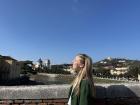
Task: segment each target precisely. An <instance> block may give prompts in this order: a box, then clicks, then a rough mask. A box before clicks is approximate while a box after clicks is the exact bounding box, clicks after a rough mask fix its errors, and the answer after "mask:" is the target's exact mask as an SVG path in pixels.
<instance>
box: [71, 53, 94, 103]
mask: <svg viewBox="0 0 140 105" xmlns="http://www.w3.org/2000/svg"><path fill="white" fill-rule="evenodd" d="M72 68H73V70H74V71H75V72H76V74H77V76H76V78H75V79H74V81H73V82H72V86H71V88H70V92H69V101H68V105H93V103H92V98H93V97H94V96H95V87H94V82H93V77H92V74H93V73H92V59H91V58H90V57H89V56H88V55H86V54H78V55H77V56H76V57H75V59H74V61H73V65H72Z"/></svg>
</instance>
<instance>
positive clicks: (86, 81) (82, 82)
mask: <svg viewBox="0 0 140 105" xmlns="http://www.w3.org/2000/svg"><path fill="white" fill-rule="evenodd" d="M81 84H83V85H87V84H89V80H88V79H82V80H81Z"/></svg>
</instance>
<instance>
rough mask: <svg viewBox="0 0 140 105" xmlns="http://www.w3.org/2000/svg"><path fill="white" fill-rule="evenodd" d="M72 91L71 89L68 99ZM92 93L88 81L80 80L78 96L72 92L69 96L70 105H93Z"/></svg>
mask: <svg viewBox="0 0 140 105" xmlns="http://www.w3.org/2000/svg"><path fill="white" fill-rule="evenodd" d="M71 91H72V87H71V88H70V91H69V97H70V94H71ZM91 93H92V91H91V88H90V84H89V82H88V80H82V81H81V83H80V95H79V96H77V95H76V94H75V92H74V91H73V93H72V95H71V105H94V104H93V97H92V94H91Z"/></svg>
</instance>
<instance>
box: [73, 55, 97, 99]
mask: <svg viewBox="0 0 140 105" xmlns="http://www.w3.org/2000/svg"><path fill="white" fill-rule="evenodd" d="M77 56H78V57H80V62H81V63H82V64H84V67H83V68H82V70H80V71H79V73H78V74H77V77H76V78H75V79H74V81H73V82H72V88H73V89H74V90H75V92H76V95H79V93H80V83H81V81H82V80H83V79H87V80H88V81H89V84H90V87H91V90H92V96H93V97H94V96H95V86H94V81H93V77H92V74H93V73H92V59H91V58H90V57H89V56H88V55H86V54H78V55H77Z"/></svg>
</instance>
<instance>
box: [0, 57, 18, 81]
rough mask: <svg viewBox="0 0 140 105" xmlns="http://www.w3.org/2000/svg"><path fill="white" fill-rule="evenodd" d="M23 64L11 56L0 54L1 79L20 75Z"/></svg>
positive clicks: (9, 78)
mask: <svg viewBox="0 0 140 105" xmlns="http://www.w3.org/2000/svg"><path fill="white" fill-rule="evenodd" d="M20 72H21V65H20V63H19V62H18V61H17V60H15V59H13V58H12V57H10V56H0V79H1V80H11V79H16V78H19V77H20Z"/></svg>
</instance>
